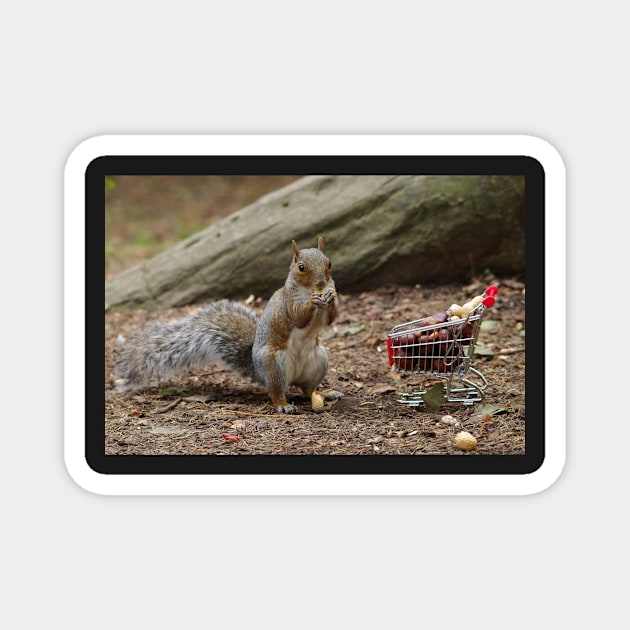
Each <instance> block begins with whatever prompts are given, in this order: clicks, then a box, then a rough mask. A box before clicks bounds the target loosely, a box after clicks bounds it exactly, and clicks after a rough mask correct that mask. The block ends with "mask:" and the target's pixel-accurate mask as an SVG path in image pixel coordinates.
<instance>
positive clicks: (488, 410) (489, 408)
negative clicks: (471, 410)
mask: <svg viewBox="0 0 630 630" xmlns="http://www.w3.org/2000/svg"><path fill="white" fill-rule="evenodd" d="M475 413H476V415H481V416H497V415H499V414H500V413H514V407H501V405H489V404H481V405H477V407H475ZM482 422H483V420H482Z"/></svg>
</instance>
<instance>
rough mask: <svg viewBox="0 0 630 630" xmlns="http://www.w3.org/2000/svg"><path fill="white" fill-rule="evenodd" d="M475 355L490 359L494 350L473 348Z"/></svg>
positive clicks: (482, 347)
mask: <svg viewBox="0 0 630 630" xmlns="http://www.w3.org/2000/svg"><path fill="white" fill-rule="evenodd" d="M475 354H478V355H480V356H482V357H491V356H493V355H494V350H493V349H492V348H489V347H488V346H475Z"/></svg>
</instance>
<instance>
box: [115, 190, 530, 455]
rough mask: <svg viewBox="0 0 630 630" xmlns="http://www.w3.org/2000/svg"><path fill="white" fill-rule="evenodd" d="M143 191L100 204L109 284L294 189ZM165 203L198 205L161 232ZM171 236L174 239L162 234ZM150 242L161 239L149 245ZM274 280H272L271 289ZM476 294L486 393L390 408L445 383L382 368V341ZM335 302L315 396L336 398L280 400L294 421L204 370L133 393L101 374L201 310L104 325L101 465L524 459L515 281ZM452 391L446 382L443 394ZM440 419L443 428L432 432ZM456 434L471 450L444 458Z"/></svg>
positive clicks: (521, 297) (259, 396)
mask: <svg viewBox="0 0 630 630" xmlns="http://www.w3.org/2000/svg"><path fill="white" fill-rule="evenodd" d="M136 179H138V180H140V179H141V178H136ZM146 179H147V178H144V179H143V180H142V182H135V181H134V179H133V178H131V179H128V180H123V178H117V181H116V182H115V184H116V185H115V187H112V190H111V191H109V192H108V216H107V220H108V222H107V252H108V253H107V256H106V265H107V273H108V274H110V275H112V274H115V273H118V272H119V271H120V270H122V269H123V268H125V266H129V265H131V264H134V263H136V262H139V261H141V260H142V259H143V257H144V258H146V257H148V256H150V255H153V254H154V253H156V251H154V249H155V248H154V246H155V245H156V244H157V245H159V246H161V247H167V246H169V243H170V242H171V241H176V240H177V239H178V238H181V237H182V233H181V229H182V228H181V226H182V225H183V224H184V223H185V224H186V226H188V227H187V228H186V230H189V229H190V230H194V229H197V227H196V226H197V225H199V227H203V226H204V225H205V224H207V223H208V222H209V221H211V220H214V219H216V218H220V215H225V214H227V213H229V212H231V211H233V210H235V209H238V208H239V207H243V206H244V205H246V204H247V203H250V202H251V201H253V200H254V199H256V198H257V197H258V196H260V195H262V194H264V193H265V192H267V190H266V189H265V186H267V187H269V186H275V187H277V186H281V185H284V184H285V183H288V182H289V181H290V180H292V179H294V178H284V179H283V178H278V181H277V182H275V181H274V182H271V181H270V179H269V178H266V180H265V181H264V182H262V183H261V182H258V180H260V179H261V178H249V179H248V180H247V182H246V183H247V186H244V185H243V180H242V179H241V180H238V181H237V180H236V179H234V180H232V181H231V182H230V183H233V184H236V185H235V186H231V187H230V186H227V184H226V186H225V192H224V193H222V197H221V198H222V199H223V201H222V202H221V203H220V204H216V205H215V206H213V205H212V204H209V202H207V201H206V202H205V203H201V202H200V201H199V200H200V199H206V200H207V199H208V198H209V197H212V195H209V193H208V184H207V181H205V182H204V180H203V178H199V179H198V181H196V182H195V184H196V186H187V185H185V184H186V183H187V182H181V186H174V185H173V184H174V183H177V182H171V184H170V186H169V187H168V188H166V189H165V190H166V192H164V190H162V191H160V187H159V186H157V185H153V186H150V187H148V188H146V189H145V190H143V189H142V186H146ZM162 179H164V178H162ZM217 179H226V178H217ZM262 179H265V178H262ZM285 180H286V181H285ZM156 183H157V182H156ZM140 184H142V185H140ZM256 184H260V185H256ZM263 184H264V185H263ZM230 188H231V189H232V190H241V191H242V190H245V191H249V196H247V195H244V194H243V193H242V192H241V193H240V194H238V195H235V194H234V193H232V194H230V193H229V189H230ZM174 190H175V191H177V190H179V192H175V193H174V192H173V191H174ZM167 193H168V194H167ZM169 195H171V196H170V197H169ZM214 198H215V199H216V196H215V197H214ZM177 199H180V201H181V200H182V199H184V200H187V204H185V205H186V206H187V207H189V208H190V207H191V206H194V205H195V204H196V205H197V207H196V209H193V210H191V211H190V218H185V214H183V213H178V217H179V218H178V222H177V225H178V226H179V228H177V225H175V222H173V221H169V220H168V213H169V208H170V207H171V206H170V205H169V204H174V203H176V200H177ZM193 201H194V203H192V202H193ZM145 208H148V209H150V212H149V211H148V210H146V211H145V210H144V209H145ZM161 211H162V214H161V213H160V212H161ZM148 215H150V216H148ZM156 225H157V226H161V227H159V228H156V227H155V226H156ZM176 229H179V233H177V234H175V233H169V231H171V232H173V230H176ZM134 230H135V232H134ZM143 234H145V235H150V238H143V237H142V235H143ZM162 234H164V238H161V237H160V238H158V237H159V236H160V235H162ZM147 241H148V242H147ZM283 281H284V278H279V279H278V284H279V286H280V285H281V284H282V282H283ZM489 283H494V284H496V285H497V286H498V288H499V293H498V295H497V297H496V303H495V305H494V306H493V307H492V308H491V309H488V310H487V311H486V312H485V314H484V317H483V319H482V325H481V330H480V332H479V337H478V340H477V344H476V346H475V349H474V350H475V352H474V354H473V355H472V360H471V365H472V366H473V367H474V368H475V369H476V370H479V371H480V372H482V373H483V375H484V376H485V378H486V379H487V381H488V385H487V387H486V388H485V390H484V397H483V400H482V401H479V402H476V403H474V404H470V405H466V404H463V403H462V402H442V403H441V404H439V401H438V404H439V406H437V405H436V407H435V408H431V409H427V408H426V406H425V404H424V403H422V404H420V405H419V406H410V405H408V404H404V403H401V402H399V399H400V397H401V394H404V393H412V392H418V391H427V390H430V389H431V388H433V387H434V386H436V385H440V386H441V385H443V384H444V383H445V381H443V380H441V379H438V378H436V376H435V375H432V374H423V373H414V372H404V371H398V370H396V368H395V366H390V364H389V361H388V354H387V343H386V340H387V336H388V333H389V331H390V329H391V328H392V327H393V326H395V325H398V324H402V323H405V322H409V321H412V320H416V319H420V318H421V317H424V316H427V315H431V314H433V313H435V312H437V311H439V310H445V309H447V308H448V307H449V306H450V304H452V303H453V302H456V303H459V304H462V303H463V302H465V301H467V300H468V299H470V298H471V297H473V296H475V295H478V294H480V293H482V292H483V291H484V289H485V288H486V286H487V285H488V284H489ZM339 299H340V313H339V317H338V319H337V320H336V321H335V323H334V325H333V326H332V327H331V328H330V330H329V331H328V334H327V336H326V337H325V338H324V339H323V343H324V345H325V346H326V348H327V350H328V354H329V370H328V374H327V376H326V379H325V381H324V383H323V387H322V388H323V389H327V388H330V389H335V390H339V391H341V392H343V394H344V397H343V398H341V399H340V400H337V401H334V402H326V404H325V407H324V409H323V411H320V412H314V411H313V410H312V409H311V405H310V400H307V399H306V398H305V397H304V396H302V395H301V394H300V392H299V390H295V391H291V392H290V395H289V400H292V399H293V401H294V402H295V403H296V404H297V405H298V408H299V409H298V413H297V414H294V415H286V414H278V413H277V412H276V410H275V408H274V407H273V406H272V405H271V403H270V401H269V399H268V397H267V394H266V392H265V390H264V388H263V387H261V386H260V385H258V384H256V383H253V382H251V381H250V380H248V379H246V378H243V377H241V376H239V375H237V374H235V373H232V372H230V371H228V370H226V369H225V368H222V367H220V366H219V365H216V364H211V365H208V366H207V367H205V368H204V369H201V370H197V371H195V372H191V373H189V374H185V375H182V376H180V377H178V378H173V379H170V380H169V381H168V382H164V383H159V384H156V386H155V387H153V388H151V389H147V390H144V391H140V392H136V393H133V392H132V393H120V392H118V391H116V389H115V388H114V386H113V383H114V372H113V369H114V362H115V356H116V352H117V349H118V348H119V343H120V342H121V340H123V339H125V338H128V337H129V336H130V335H131V334H132V333H133V332H134V331H136V330H138V329H140V328H142V327H143V326H144V325H145V324H146V323H147V322H149V321H150V320H152V319H160V320H162V321H165V320H171V319H177V318H179V317H181V316H183V315H184V314H187V313H190V312H192V311H193V310H195V309H197V308H199V306H200V305H195V306H188V307H183V308H172V309H165V310H162V311H153V312H146V311H134V312H127V313H107V314H106V327H105V373H106V382H105V414H106V415H105V453H106V454H108V455H156V454H171V455H174V454H181V455H199V454H250V455H251V454H275V455H277V454H295V455H301V454H308V455H318V454H331V455H335V454H357V455H359V454H361V455H366V454H370V455H410V454H416V455H422V454H449V455H451V454H458V455H467V456H477V455H486V454H490V455H517V454H518V455H520V454H523V453H524V452H525V286H524V284H523V282H522V281H521V279H519V278H494V277H492V276H491V275H490V276H488V275H487V274H486V275H485V276H484V277H483V278H476V279H473V280H471V281H470V282H469V283H468V284H466V285H462V284H449V285H440V286H387V287H382V288H381V289H378V290H375V291H370V292H364V293H361V294H344V293H341V294H340V296H339ZM248 302H249V303H250V306H251V307H252V308H253V309H254V310H255V311H257V312H258V313H260V312H262V309H263V308H264V305H265V300H263V299H260V298H251V299H250V300H249V301H248ZM472 374H473V373H471V372H469V373H468V375H469V376H470V378H471V380H473V381H476V382H479V381H478V379H477V378H476V377H473V376H472ZM458 383H459V379H458V377H457V376H455V377H454V379H453V383H452V387H453V388H455V387H456V386H458ZM460 385H461V384H460ZM437 389H438V390H441V389H442V388H441V387H439V388H437ZM431 391H433V390H431ZM429 406H431V405H429ZM444 416H451V418H447V419H446V420H443V418H444ZM460 431H467V432H469V433H470V434H472V435H473V436H474V437H475V438H476V440H477V445H476V448H475V449H474V450H471V451H465V450H462V449H460V448H457V447H456V446H455V444H454V437H455V435H456V434H457V433H458V432H460Z"/></svg>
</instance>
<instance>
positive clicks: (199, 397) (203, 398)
mask: <svg viewBox="0 0 630 630" xmlns="http://www.w3.org/2000/svg"><path fill="white" fill-rule="evenodd" d="M216 399H217V397H216V396H211V395H207V396H202V395H201V394H195V395H194V396H186V398H182V400H185V401H186V402H201V403H207V402H208V401H209V400H216Z"/></svg>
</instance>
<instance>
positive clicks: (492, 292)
mask: <svg viewBox="0 0 630 630" xmlns="http://www.w3.org/2000/svg"><path fill="white" fill-rule="evenodd" d="M498 292H499V289H497V287H496V286H495V285H494V284H491V285H490V286H489V287H488V288H487V289H486V290H485V291H484V293H485V294H486V295H488V296H490V297H494V296H495V295H496V294H497V293H498ZM493 304H494V302H493Z"/></svg>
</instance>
